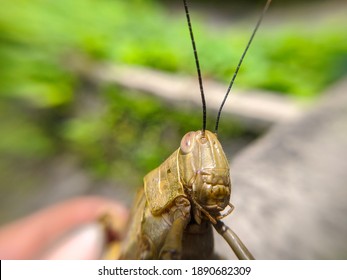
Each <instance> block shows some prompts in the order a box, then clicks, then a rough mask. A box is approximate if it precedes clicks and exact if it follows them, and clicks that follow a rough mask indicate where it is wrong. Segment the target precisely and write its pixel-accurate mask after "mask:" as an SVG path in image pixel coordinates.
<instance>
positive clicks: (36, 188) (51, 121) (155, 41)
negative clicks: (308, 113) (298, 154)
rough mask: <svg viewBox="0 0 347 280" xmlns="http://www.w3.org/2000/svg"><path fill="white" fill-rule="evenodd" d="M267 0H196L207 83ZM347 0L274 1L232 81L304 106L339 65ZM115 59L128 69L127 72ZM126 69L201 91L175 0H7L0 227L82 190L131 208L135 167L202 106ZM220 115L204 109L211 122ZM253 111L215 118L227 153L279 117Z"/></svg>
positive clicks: (174, 142) (137, 177)
mask: <svg viewBox="0 0 347 280" xmlns="http://www.w3.org/2000/svg"><path fill="white" fill-rule="evenodd" d="M264 2H265V1H259V0H257V1H256V0H248V1H245V0H244V1H227V2H226V1H202V0H201V1H190V3H191V5H190V11H191V17H192V22H193V27H194V31H195V36H196V38H195V39H196V43H197V47H198V52H199V57H200V63H201V68H202V73H203V77H204V80H206V81H213V82H214V83H218V85H223V86H225V89H226V87H227V84H228V82H229V80H230V79H231V76H232V73H233V71H234V70H235V67H236V65H237V62H238V59H239V57H240V55H241V53H242V51H243V49H244V46H245V45H246V43H247V40H248V38H249V36H250V33H251V31H252V29H253V27H254V25H255V22H256V20H257V17H258V16H259V14H260V12H261V9H262V7H263V5H264ZM346 6H347V3H346V1H344V0H334V1H323V0H311V1H304V2H303V1H276V0H275V1H273V4H272V6H271V7H270V10H269V12H268V14H267V15H266V17H265V19H264V22H263V24H262V26H261V28H260V30H259V33H258V34H257V36H256V38H255V40H254V43H253V45H252V46H251V48H250V52H249V53H248V55H247V57H246V59H245V62H244V64H243V66H242V68H241V71H240V73H239V76H238V78H237V80H236V84H235V87H236V91H241V92H245V94H246V95H247V92H251V91H252V92H254V91H255V92H260V93H261V92H265V93H266V95H271V96H275V97H274V99H276V98H278V99H280V100H281V104H287V105H288V106H290V107H291V108H292V107H295V108H297V110H298V111H300V112H301V111H305V110H306V109H307V108H309V107H311V106H313V105H312V104H314V103H315V102H316V100H317V99H318V98H319V97H320V95H321V94H322V93H323V92H324V91H325V90H326V89H327V88H329V87H331V86H332V85H334V84H335V83H336V82H338V81H339V80H340V79H342V78H343V77H344V76H346V74H347V32H346V24H347V22H346V10H347V7H346ZM113 66H114V67H119V66H126V67H127V68H126V69H127V71H128V72H127V73H128V74H127V75H125V74H124V73H123V72H119V71H123V70H122V69H123V68H119V69H121V70H119V71H118V72H112V71H113V70H112V69H113V68H112V67H113ZM95 69H98V71H97V72H96V71H95ZM100 69H101V70H100ZM117 69H118V68H117ZM129 69H130V70H129ZM134 69H135V70H136V75H138V74H139V75H141V71H144V73H146V75H148V76H146V79H148V80H150V79H152V78H153V79H154V81H155V79H156V75H155V73H157V72H153V70H155V71H160V72H158V73H160V74H163V75H165V77H166V78H165V79H164V80H165V81H169V82H168V84H164V82H161V84H160V85H161V87H164V88H168V89H174V88H175V86H177V85H179V84H180V78H182V83H183V81H186V80H185V79H186V78H187V77H188V78H189V79H193V80H194V84H193V85H194V87H196V89H194V94H195V92H196V90H197V88H198V84H197V81H196V77H195V76H196V70H195V63H194V59H193V53H192V49H191V42H190V39H189V34H188V30H187V25H186V19H185V14H184V10H183V6H182V3H181V1H178V0H177V1H172V0H171V1H168V0H167V1H163V0H162V1H160V0H157V1H155V0H146V1H145V0H129V1H122V0H98V1H95V0H74V1H68V0H60V1H50V0H31V1H26V0H3V1H2V2H1V9H0V98H1V99H0V100H1V103H0V115H1V117H0V133H1V137H0V194H1V195H0V224H4V223H6V222H9V221H12V220H14V219H16V218H19V217H21V216H23V215H25V214H27V213H30V212H32V211H34V210H37V209H39V208H41V207H44V206H47V205H49V204H51V203H53V202H56V201H60V200H63V199H66V198H68V197H73V196H77V195H81V194H101V195H106V196H109V197H114V198H115V199H118V200H120V201H123V202H124V203H125V204H127V205H130V204H131V201H132V196H133V193H134V191H135V190H136V189H137V188H138V187H139V186H141V185H142V178H143V176H144V175H145V174H146V173H147V172H148V171H150V170H151V169H153V168H154V167H156V166H158V165H159V164H160V163H161V162H162V161H163V160H164V159H165V158H167V156H168V155H170V154H171V153H172V152H173V151H174V150H175V149H177V148H178V146H179V143H180V139H181V137H182V136H183V135H184V134H185V133H186V132H187V131H190V130H198V129H200V128H201V108H200V107H199V105H197V103H194V102H183V101H181V102H180V101H179V100H178V101H177V100H176V101H172V100H171V99H170V97H169V98H167V97H160V94H161V93H160V92H158V90H157V89H156V88H155V87H154V88H148V87H145V90H144V91H141V82H139V81H138V80H136V79H135V76H132V73H133V72H131V71H133V70H134ZM135 70H134V71H135ZM129 71H130V72H129ZM148 71H149V72H148ZM95 73H98V74H95ZM100 73H101V74H100ZM113 73H114V77H116V78H117V77H118V76H119V77H120V78H119V79H118V80H117V79H115V80H114V79H113V78H114V77H112V75H113ZM117 73H118V74H119V75H117ZM134 73H135V72H134ZM148 73H150V74H148ZM123 74H124V75H123ZM134 75H135V74H134ZM110 76H111V78H107V77H110ZM105 77H106V78H105ZM121 77H124V78H121ZM132 77H133V79H132ZM136 77H137V76H136ZM170 77H173V79H174V82H173V84H170V81H171V80H170ZM122 79H123V80H122ZM124 80H125V81H124ZM164 80H163V81H164ZM160 81H162V80H160ZM131 82H134V83H136V84H137V86H136V87H132V86H127V84H129V83H130V84H131ZM189 94H192V93H190V89H189V90H187V89H186V91H185V95H189ZM197 94H198V93H197ZM206 94H207V95H208V92H207V93H206ZM221 94H223V92H222V93H221ZM232 94H233V93H232ZM232 94H231V95H232ZM260 96H261V94H260ZM197 98H199V96H197ZM256 98H258V97H256ZM229 102H232V97H231V98H230V100H229ZM250 102H252V101H250ZM287 105H284V106H287ZM269 110H270V109H269ZM215 113H216V109H215V107H213V108H211V107H210V108H208V117H209V119H208V127H209V128H210V129H212V127H213V122H214V118H215V117H214V116H215ZM255 118H256V117H254V116H252V117H250V118H247V114H245V115H242V114H240V115H239V116H235V115H233V114H232V113H228V112H226V113H225V115H223V116H222V121H221V124H220V131H219V134H220V138H221V142H222V144H223V145H224V146H225V149H226V151H227V153H228V156H229V157H234V156H236V155H237V153H238V152H239V151H241V150H243V149H245V148H246V147H247V146H248V145H250V143H252V142H253V141H254V140H255V139H257V138H259V137H260V136H261V135H263V134H265V133H266V132H267V131H268V130H269V129H270V127H271V125H272V123H276V122H277V120H276V119H273V120H272V121H270V124H266V125H261V126H259V125H258V122H257V120H254V119H255ZM259 118H260V119H261V118H262V116H259ZM245 119H247V120H246V121H245ZM252 120H254V124H252Z"/></svg>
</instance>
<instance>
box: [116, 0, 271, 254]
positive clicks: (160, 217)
mask: <svg viewBox="0 0 347 280" xmlns="http://www.w3.org/2000/svg"><path fill="white" fill-rule="evenodd" d="M270 3H271V0H267V2H266V5H265V7H264V10H263V12H262V14H261V16H260V18H259V20H258V22H257V24H256V26H255V28H254V30H253V33H252V35H251V37H250V40H249V42H248V44H247V46H246V48H245V50H244V52H243V54H242V56H241V59H240V61H239V64H238V66H237V68H236V71H235V73H234V75H233V77H232V80H231V82H230V85H229V88H228V91H227V93H226V95H225V97H224V100H223V102H222V105H221V107H220V110H219V112H218V116H217V121H216V126H215V133H212V132H210V131H208V130H206V104H205V97H204V91H203V86H202V79H201V73H200V66H199V60H198V56H197V50H196V46H195V41H194V36H193V31H192V26H191V21H190V16H189V11H188V6H187V1H186V0H183V4H184V7H185V12H186V16H187V22H188V27H189V33H190V37H191V41H192V45H193V50H194V56H195V62H196V67H197V72H198V78H199V85H200V91H201V99H202V105H203V127H202V130H199V131H195V132H194V131H191V132H188V133H187V134H186V135H185V136H183V138H182V140H181V145H180V147H179V148H178V149H177V150H176V151H175V152H174V153H173V154H172V155H171V156H170V157H169V158H168V159H166V160H165V161H164V162H163V163H162V164H161V165H160V166H159V167H157V168H156V169H154V170H152V171H151V172H150V173H148V174H147V175H146V176H145V177H144V188H141V189H140V190H139V191H138V194H137V196H136V199H135V203H134V206H133V211H132V221H131V224H130V226H129V228H128V233H127V237H126V239H125V240H124V242H123V244H122V250H121V256H120V258H121V259H211V258H214V255H213V233H212V227H211V224H212V225H213V227H214V228H215V229H216V231H217V232H218V233H219V234H220V235H222V237H223V238H224V239H225V241H226V242H227V243H228V244H229V246H230V247H231V249H232V250H233V251H234V252H235V254H236V256H237V257H238V258H239V259H253V256H252V254H251V253H250V252H249V251H248V249H247V248H246V247H245V245H244V244H243V243H242V241H241V240H240V239H239V238H238V236H237V235H236V234H235V233H234V232H233V231H232V230H231V229H230V228H229V227H227V226H226V225H225V224H224V223H223V222H222V221H221V219H222V218H223V217H225V216H227V215H229V214H230V213H231V212H232V210H233V208H234V206H233V205H232V204H231V203H230V202H229V200H230V195H231V182H230V175H229V172H230V170H229V163H228V160H227V158H226V156H225V153H224V151H223V148H222V146H221V144H220V143H219V141H218V139H217V131H218V124H219V119H220V115H221V111H222V108H223V106H224V103H225V101H226V99H227V96H228V94H229V92H230V89H231V87H232V85H233V83H234V80H235V78H236V75H237V73H238V71H239V68H240V66H241V64H242V61H243V58H244V57H245V55H246V52H247V50H248V48H249V46H250V44H251V42H252V40H253V38H254V35H255V33H256V32H257V30H258V28H259V25H260V23H261V21H262V18H263V16H264V14H265V12H266V10H267V9H268V7H269V5H270ZM228 206H229V209H228V210H227V211H226V212H225V213H222V211H224V210H225V209H226V208H227V207H228Z"/></svg>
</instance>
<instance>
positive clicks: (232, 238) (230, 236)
mask: <svg viewBox="0 0 347 280" xmlns="http://www.w3.org/2000/svg"><path fill="white" fill-rule="evenodd" d="M213 226H214V228H215V229H216V231H217V232H218V233H219V234H220V235H221V236H223V238H224V239H225V241H226V242H227V243H228V244H229V246H230V248H231V249H232V250H233V251H234V253H235V255H236V256H237V257H238V259H240V260H254V257H253V255H252V254H251V253H250V252H249V251H248V249H247V248H246V246H245V245H244V244H243V243H242V241H241V239H240V238H239V237H238V236H237V235H236V233H235V232H233V231H232V230H231V229H230V228H229V227H228V226H226V225H225V224H224V223H223V222H221V221H217V224H214V225H213Z"/></svg>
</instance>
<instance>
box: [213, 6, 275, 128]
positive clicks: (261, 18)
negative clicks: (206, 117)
mask: <svg viewBox="0 0 347 280" xmlns="http://www.w3.org/2000/svg"><path fill="white" fill-rule="evenodd" d="M271 1H272V0H267V2H266V4H265V7H264V9H263V12H262V13H261V15H260V17H259V19H258V22H257V24H256V26H255V28H254V29H253V32H252V35H251V37H250V39H249V41H248V43H247V46H246V48H245V50H244V51H243V53H242V56H241V58H240V61H239V63H238V65H237V67H236V70H235V73H234V75H233V77H232V79H231V81H230V84H229V87H228V90H227V93H226V94H225V96H224V99H223V102H222V104H221V106H220V108H219V111H218V115H217V120H216V126H215V133H216V134H217V132H218V126H219V119H220V116H221V113H222V109H223V107H224V104H225V101H226V100H227V98H228V95H229V92H230V90H231V88H232V86H233V84H234V81H235V79H236V76H237V73H238V72H239V70H240V67H241V64H242V61H243V59H244V58H245V56H246V53H247V51H248V49H249V46H250V45H251V43H252V41H253V38H254V36H255V34H256V33H257V30H258V28H259V26H260V24H261V22H262V20H263V17H264V15H265V13H266V11H267V10H268V8H269V6H270V3H271Z"/></svg>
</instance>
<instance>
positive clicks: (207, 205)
mask: <svg viewBox="0 0 347 280" xmlns="http://www.w3.org/2000/svg"><path fill="white" fill-rule="evenodd" d="M178 157H179V159H178V160H179V170H180V176H181V182H182V183H183V185H184V187H185V189H186V192H187V194H188V196H189V198H190V200H191V201H192V205H193V211H194V218H195V220H196V221H197V222H198V223H200V221H201V217H202V214H201V212H203V213H204V214H205V216H207V217H209V218H210V217H212V218H213V219H214V220H216V219H218V217H219V216H220V212H221V211H223V210H224V209H225V208H226V206H227V205H228V204H229V200H230V194H231V183H230V176H229V163H228V161H227V159H226V156H225V154H224V151H223V149H222V146H221V144H220V143H219V141H218V139H217V136H216V135H215V134H214V133H212V132H210V131H208V130H205V132H202V131H196V132H193V131H192V132H188V133H187V134H186V135H185V136H184V137H183V138H182V141H181V145H180V150H179V155H178ZM210 219H211V218H210Z"/></svg>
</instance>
